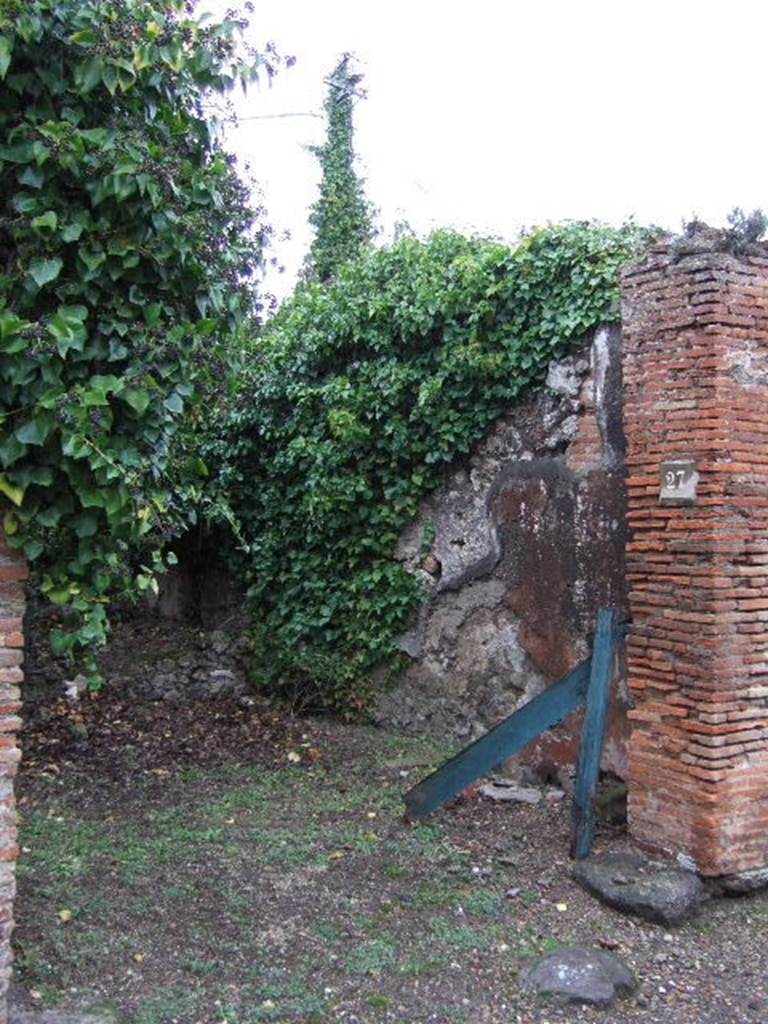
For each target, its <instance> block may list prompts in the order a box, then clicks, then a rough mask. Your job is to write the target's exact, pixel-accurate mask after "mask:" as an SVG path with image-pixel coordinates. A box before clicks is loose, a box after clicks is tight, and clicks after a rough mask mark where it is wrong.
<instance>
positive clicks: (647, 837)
mask: <svg viewBox="0 0 768 1024" xmlns="http://www.w3.org/2000/svg"><path fill="white" fill-rule="evenodd" d="M715 241H716V240H715ZM623 286H624V287H623V291H624V310H623V333H624V382H625V406H624V422H625V431H626V437H627V445H628V447H627V466H628V473H629V476H628V521H629V527H630V531H631V540H630V542H629V544H628V547H627V572H628V582H629V588H630V607H631V614H632V620H633V622H632V632H631V638H630V641H629V686H630V690H631V693H632V695H633V697H634V701H635V705H636V706H635V709H634V710H632V711H630V712H629V717H630V719H631V721H632V733H631V740H630V750H629V814H630V828H631V832H632V835H633V836H634V838H635V839H636V840H637V841H639V842H640V843H641V844H643V845H644V846H646V847H648V848H651V849H655V850H658V851H661V852H664V853H666V854H671V855H673V856H677V858H678V859H679V860H680V861H681V862H683V863H689V864H690V865H691V866H694V865H695V867H696V868H697V869H698V870H699V871H700V872H701V873H702V874H704V875H709V876H730V877H731V879H732V881H733V884H734V886H735V887H738V886H741V887H743V888H747V887H749V886H750V885H753V884H758V883H759V882H760V881H763V880H765V878H766V876H768V871H767V870H766V867H767V866H768V729H767V727H768V629H767V625H768V417H766V409H767V408H768V259H767V258H766V256H765V250H763V251H762V252H761V253H760V252H758V254H756V255H751V256H741V257H738V258H737V257H735V256H733V255H729V254H728V253H727V252H723V251H717V248H716V247H715V248H713V240H712V238H711V237H710V238H709V240H707V238H706V236H704V237H703V238H701V237H700V238H699V239H698V240H697V239H696V238H694V239H692V240H689V241H686V240H679V239H678V240H676V241H673V242H669V243H666V244H660V245H659V246H657V247H656V248H654V249H653V250H652V251H651V252H650V253H649V254H648V255H647V257H646V258H645V259H644V260H643V261H642V262H641V263H639V264H636V265H634V266H632V267H631V268H629V269H628V270H627V272H626V273H625V275H624V282H623Z"/></svg>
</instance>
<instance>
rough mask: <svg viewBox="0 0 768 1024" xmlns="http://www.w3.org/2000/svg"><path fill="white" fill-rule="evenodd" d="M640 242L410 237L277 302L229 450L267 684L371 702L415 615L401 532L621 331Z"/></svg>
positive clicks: (578, 232) (592, 228) (602, 235)
mask: <svg viewBox="0 0 768 1024" xmlns="http://www.w3.org/2000/svg"><path fill="white" fill-rule="evenodd" d="M646 237H647V235H646V233H644V232H643V231H640V230H639V229H637V228H634V227H627V228H623V229H611V228H606V227H601V226H596V225H592V224H569V225H565V226H561V227H551V228H546V229H542V230H537V231H534V232H533V233H531V234H530V235H529V236H528V237H527V238H525V240H524V241H523V242H522V243H521V244H520V245H519V246H518V247H517V248H516V249H510V248H508V247H506V246H504V245H501V244H497V243H495V242H491V241H485V240H482V239H476V238H473V239H468V238H464V237H461V236H460V235H457V234H453V233H446V232H441V233H438V234H435V235H434V236H432V237H431V238H430V239H429V240H428V241H427V242H425V243H424V242H420V241H417V240H416V239H413V238H404V239H402V240H401V241H399V242H397V243H396V244H394V245H393V246H392V247H391V248H386V249H379V250H376V251H372V252H369V254H368V255H367V256H366V257H365V258H364V259H362V260H360V261H356V262H353V263H348V264H347V265H345V266H344V267H343V268H341V270H340V271H339V275H338V278H337V280H336V282H335V283H334V284H332V285H331V286H328V287H321V286H320V285H310V286H307V287H305V288H303V289H300V290H299V292H298V293H297V294H296V296H295V297H294V299H293V300H292V301H291V302H290V303H289V304H288V305H287V306H286V307H284V308H283V310H282V311H281V313H280V314H279V315H278V317H277V318H276V319H275V320H274V321H273V322H272V324H271V325H270V326H269V328H268V330H267V331H266V334H265V336H264V337H263V339H262V340H261V342H260V350H259V353H258V359H257V360H256V361H255V364H254V366H253V367H252V369H251V371H250V372H249V374H248V375H247V377H246V378H245V380H244V381H243V386H242V390H241V399H240V411H239V412H238V413H237V414H236V415H235V416H233V417H232V419H231V421H230V423H229V427H228V431H227V436H226V439H225V442H224V444H223V447H222V450H221V453H220V457H221V459H222V461H223V462H224V463H225V464H226V468H225V472H224V479H225V485H226V487H227V489H228V491H229V494H230V497H231V500H232V502H233V504H234V506H235V508H236V511H237V514H238V516H239V517H240V519H241V521H242V524H243V527H244V530H245V533H246V536H247V537H248V540H249V542H250V545H251V561H250V564H249V566H248V573H249V578H250V582H251V593H252V596H253V599H254V608H255V613H256V617H257V622H258V623H259V624H260V636H261V640H262V650H263V654H264V659H263V663H262V664H261V666H260V671H261V674H262V677H266V678H267V679H269V680H270V681H271V682H272V683H273V685H274V684H277V685H278V686H283V687H285V688H289V689H293V688H294V687H301V686H305V685H306V686H308V687H309V690H308V692H309V694H310V695H311V696H313V698H314V699H316V700H319V702H320V703H325V704H327V705H335V706H341V707H344V708H346V709H347V710H349V707H350V704H354V703H355V702H358V703H359V702H360V701H361V700H363V699H364V697H365V692H364V688H363V683H362V680H364V679H365V677H366V674H367V673H368V672H369V670H370V669H371V668H372V667H373V666H375V665H377V664H380V663H382V662H386V661H387V660H388V659H390V657H391V656H392V655H393V654H394V653H395V639H396V637H397V635H398V633H399V632H400V631H401V630H402V629H403V627H404V626H405V624H406V622H407V620H408V617H409V616H410V614H411V613H412V611H413V609H414V607H415V606H416V604H417V603H418V601H419V596H420V590H419V583H418V581H417V579H415V578H414V577H413V576H412V575H409V574H408V573H407V572H405V571H404V570H403V569H402V568H401V567H400V566H399V565H398V564H397V563H396V562H395V561H394V560H393V557H392V556H393V550H394V547H395V544H396V541H397V539H398V536H399V534H400V532H401V530H402V529H403V527H404V526H405V525H406V524H407V523H408V522H409V521H410V520H412V519H413V517H414V515H415V514H416V512H417V508H418V505H419V501H420V499H421V498H422V497H423V496H424V495H425V494H427V493H428V492H429V491H430V490H431V489H433V488H434V487H435V486H436V485H437V484H439V483H440V481H441V478H442V475H443V474H444V472H445V468H446V467H447V466H448V464H449V463H451V462H452V461H453V460H454V459H455V458H456V457H457V456H458V455H461V453H464V452H467V451H468V450H469V449H470V447H471V446H472V445H473V443H475V442H476V441H477V440H478V439H479V438H480V437H481V436H482V434H483V432H484V431H485V430H486V428H487V427H488V425H489V424H490V423H491V422H492V421H493V420H494V419H495V418H497V417H498V416H499V415H500V414H501V413H502V411H503V410H505V409H506V408H508V407H509V406H510V404H512V403H513V402H514V401H515V399H517V398H518V396H519V395H520V394H521V392H522V391H523V389H524V388H525V387H527V386H528V385H529V384H531V383H532V382H534V381H536V380H537V379H540V378H541V375H542V372H543V371H544V369H545V367H546V365H547V363H548V362H549V360H551V359H552V358H553V357H556V356H560V355H562V354H563V353H564V352H565V351H566V350H567V348H568V346H569V345H571V344H572V343H573V342H574V341H575V340H577V339H579V338H581V337H583V336H584V334H585V332H587V331H589V330H590V329H591V328H593V327H595V326H596V325H597V324H600V323H603V322H608V321H612V320H615V319H616V318H617V315H618V284H617V270H618V268H619V266H620V265H621V264H622V263H623V262H624V261H626V260H627V259H629V258H630V257H632V256H633V255H634V254H635V252H636V251H637V248H638V246H639V245H641V244H642V242H643V241H644V239H645V238H646Z"/></svg>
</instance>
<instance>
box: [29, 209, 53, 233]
mask: <svg viewBox="0 0 768 1024" xmlns="http://www.w3.org/2000/svg"><path fill="white" fill-rule="evenodd" d="M58 223H59V218H58V217H57V216H56V214H55V213H54V211H53V210H46V211H45V213H42V214H40V216H39V217H35V218H33V220H32V221H31V224H32V227H33V228H37V229H38V230H40V231H42V230H45V231H55V230H56V227H57V225H58Z"/></svg>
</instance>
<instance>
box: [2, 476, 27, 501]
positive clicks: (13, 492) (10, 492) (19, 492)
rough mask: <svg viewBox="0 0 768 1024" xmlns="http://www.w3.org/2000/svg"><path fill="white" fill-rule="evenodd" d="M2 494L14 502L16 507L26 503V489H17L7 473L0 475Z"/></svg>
mask: <svg viewBox="0 0 768 1024" xmlns="http://www.w3.org/2000/svg"><path fill="white" fill-rule="evenodd" d="M0 492H1V493H2V494H4V495H5V496H6V497H7V498H10V500H11V501H12V502H13V504H14V505H16V506H19V505H21V503H22V501H24V489H23V488H22V487H15V486H14V485H13V484H12V483H10V482H9V480H8V479H7V477H6V476H5V473H0Z"/></svg>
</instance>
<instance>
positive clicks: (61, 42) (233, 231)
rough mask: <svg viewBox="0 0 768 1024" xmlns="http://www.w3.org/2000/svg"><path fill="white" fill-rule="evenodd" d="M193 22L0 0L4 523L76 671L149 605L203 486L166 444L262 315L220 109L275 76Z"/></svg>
mask: <svg viewBox="0 0 768 1024" xmlns="http://www.w3.org/2000/svg"><path fill="white" fill-rule="evenodd" d="M190 11H191V8H190V6H189V5H187V4H185V3H183V2H181V0H0V79H2V86H1V88H0V140H2V144H0V251H2V253H3V263H2V268H0V495H1V496H0V504H1V505H2V506H3V507H2V508H1V509H0V513H2V514H3V516H4V519H3V526H4V530H5V533H6V535H7V536H8V538H9V543H11V544H12V545H14V546H16V547H17V548H19V549H20V550H22V551H23V552H24V553H25V555H26V557H27V558H28V559H29V560H30V561H31V563H32V565H33V569H34V571H35V575H36V578H37V581H38V583H39V586H40V590H41V591H42V592H43V593H44V594H45V595H46V596H47V597H48V598H49V600H51V601H52V602H53V603H54V604H56V605H59V606H60V607H61V610H62V616H61V619H62V624H63V628H62V629H61V630H59V631H58V632H57V633H56V635H55V636H54V645H55V648H56V650H57V652H59V653H69V654H71V655H73V656H74V655H75V654H77V653H78V652H81V651H86V650H87V649H89V648H90V646H92V645H93V644H94V643H99V642H103V640H104V638H105V635H106V629H107V616H106V607H107V604H108V602H109V600H110V596H111V595H114V594H115V593H118V594H121V593H131V594H135V593H136V592H137V590H141V589H143V588H147V587H150V586H153V585H154V574H155V572H156V571H157V570H159V569H161V568H162V567H163V564H164V562H163V558H162V556H161V554H160V547H161V545H162V543H163V541H164V540H165V539H167V537H168V536H169V535H170V534H171V533H173V532H174V531H175V530H177V529H179V528H180V527H181V525H182V523H183V522H184V521H185V520H186V519H188V518H189V516H190V515H191V512H190V509H189V505H187V506H186V507H185V506H184V504H183V502H182V501H181V498H180V495H183V493H184V489H185V488H187V489H188V490H187V493H189V489H190V488H191V489H192V490H194V488H195V487H196V486H197V484H198V482H199V480H200V478H201V477H202V476H204V475H205V473H206V471H207V470H206V467H205V465H204V464H203V463H202V462H201V461H200V459H199V458H195V457H193V456H192V454H190V453H189V452H188V451H187V449H186V448H185V446H184V445H180V444H179V440H180V438H184V437H187V438H188V437H189V436H191V434H192V432H193V431H194V430H195V427H196V424H199V423H201V422H204V418H205V415H206V413H205V408H206V406H207V405H208V404H209V402H210V400H211V396H212V395H213V394H214V391H215V389H216V387H217V377H220V376H221V374H222V372H223V371H222V368H223V367H224V366H225V365H226V364H231V363H232V361H233V359H234V355H233V353H234V352H235V351H236V349H237V346H238V345H239V340H238V338H239V332H240V331H241V330H242V324H243V323H244V322H245V321H246V319H247V318H248V317H250V316H252V315H253V314H254V312H255V302H254V298H253V289H252V286H251V283H250V278H251V276H252V272H253V269H254V268H255V267H257V266H258V265H259V263H260V261H261V253H262V247H263V241H264V228H263V227H262V226H261V225H260V223H259V213H258V212H256V213H254V212H252V211H251V210H250V209H249V196H248V191H247V188H246V186H245V185H244V184H243V183H242V182H241V181H240V180H239V179H238V177H237V175H236V174H235V172H234V169H233V162H232V159H231V158H230V157H229V156H227V154H226V153H225V152H224V151H223V150H222V148H221V145H220V143H219V141H218V136H217V130H216V124H217V117H216V116H215V113H214V111H215V110H219V109H220V108H218V107H217V108H214V105H213V104H214V102H215V101H217V100H218V101H219V104H220V103H221V102H222V101H224V100H225V98H226V95H227V94H228V92H229V91H230V90H231V89H233V88H234V87H235V86H236V85H241V84H242V85H245V84H247V83H248V82H250V81H252V80H253V79H254V78H255V77H256V76H257V75H258V74H259V73H260V72H264V71H266V72H267V73H271V70H272V68H271V65H270V64H269V63H268V62H267V60H266V59H265V58H264V57H262V56H259V55H257V54H253V53H245V52H244V51H242V48H241V43H240V34H241V30H242V28H243V26H244V23H243V22H242V20H240V19H239V18H238V17H237V16H236V15H234V14H231V15H230V16H228V19H227V20H226V21H224V22H222V23H215V22H212V21H210V20H208V21H206V20H205V19H204V18H200V19H197V18H196V17H195V16H193V14H192V13H190ZM221 112H222V113H224V112H225V111H224V109H223V108H221ZM139 550H145V551H146V552H148V553H147V554H145V556H144V557H143V558H138V556H137V555H136V552H137V551H139ZM89 664H90V667H91V671H92V668H93V662H92V659H91V660H90V661H89Z"/></svg>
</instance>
